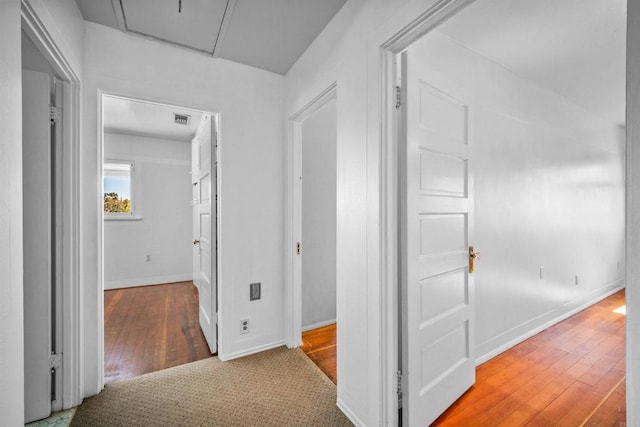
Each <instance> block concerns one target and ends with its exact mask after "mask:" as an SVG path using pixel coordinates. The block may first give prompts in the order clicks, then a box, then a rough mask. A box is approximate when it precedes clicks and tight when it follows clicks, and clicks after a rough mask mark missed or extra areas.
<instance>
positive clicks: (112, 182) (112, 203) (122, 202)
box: [102, 161, 135, 219]
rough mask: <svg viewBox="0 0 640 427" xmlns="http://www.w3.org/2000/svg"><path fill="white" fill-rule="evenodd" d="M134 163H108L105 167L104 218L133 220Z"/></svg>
mask: <svg viewBox="0 0 640 427" xmlns="http://www.w3.org/2000/svg"><path fill="white" fill-rule="evenodd" d="M133 171H134V164H133V162H123V161H106V162H105V163H104V165H103V174H102V176H103V189H104V203H103V210H104V217H105V218H109V219H112V218H121V219H125V218H133V215H134V213H135V203H134V198H133Z"/></svg>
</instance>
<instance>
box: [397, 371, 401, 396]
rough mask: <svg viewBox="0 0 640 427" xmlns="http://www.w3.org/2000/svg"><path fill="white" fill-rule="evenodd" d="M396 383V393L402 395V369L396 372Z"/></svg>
mask: <svg viewBox="0 0 640 427" xmlns="http://www.w3.org/2000/svg"><path fill="white" fill-rule="evenodd" d="M396 378H397V380H398V381H397V385H396V393H397V394H398V396H401V395H402V371H398V372H396Z"/></svg>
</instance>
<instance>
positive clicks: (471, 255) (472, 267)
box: [469, 246, 480, 273]
mask: <svg viewBox="0 0 640 427" xmlns="http://www.w3.org/2000/svg"><path fill="white" fill-rule="evenodd" d="M479 260H480V252H476V251H475V250H474V249H473V246H469V273H473V272H474V271H475V269H476V268H475V267H476V266H475V261H479Z"/></svg>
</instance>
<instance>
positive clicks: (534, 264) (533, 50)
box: [382, 0, 625, 425]
mask: <svg viewBox="0 0 640 427" xmlns="http://www.w3.org/2000/svg"><path fill="white" fill-rule="evenodd" d="M456 3H457V4H458V6H464V4H465V3H471V5H470V6H468V7H467V8H466V9H464V10H462V11H458V10H456V7H455V6H456ZM507 3H509V4H507ZM525 3H526V2H520V3H519V2H515V3H514V2H504V1H501V0H494V1H488V2H455V1H452V2H449V3H448V5H447V6H448V7H450V8H451V9H450V10H449V11H448V13H443V12H442V9H441V10H438V11H435V12H434V13H433V15H434V16H435V18H434V20H433V21H432V22H431V23H429V25H427V23H428V21H429V20H428V19H427V20H426V21H425V23H422V24H421V25H423V26H422V29H420V30H419V31H417V32H416V34H415V36H407V37H405V44H403V43H402V42H398V41H397V40H395V39H394V40H392V42H390V43H389V46H388V48H389V50H388V51H387V52H388V54H389V56H388V57H387V58H386V60H387V62H386V64H385V66H386V67H387V68H386V69H385V71H383V74H384V73H386V76H384V77H383V79H382V80H383V81H386V82H388V84H389V86H388V87H386V89H385V91H386V93H387V94H390V93H393V92H392V91H393V86H395V85H398V86H400V87H401V89H400V94H401V97H400V99H401V102H400V105H399V116H398V117H397V129H398V134H399V136H398V141H399V144H398V147H399V148H398V151H397V152H393V151H392V156H391V157H390V159H389V160H390V161H393V155H396V154H397V159H398V162H397V165H398V166H397V168H398V170H397V175H396V176H397V180H398V188H399V192H398V200H399V206H400V209H399V218H398V224H397V226H396V227H397V229H398V235H399V239H398V240H399V242H400V245H399V257H398V259H399V262H398V276H399V278H400V280H399V282H400V283H402V286H401V292H400V293H399V300H400V303H399V304H398V312H399V316H398V317H397V319H399V323H400V325H401V327H400V329H401V331H402V333H400V334H399V337H398V338H399V340H400V345H399V346H398V349H399V354H398V355H397V358H398V362H397V365H396V366H398V367H400V370H401V384H402V415H401V418H402V422H403V423H404V424H405V425H407V424H410V425H413V424H424V423H430V422H432V421H434V419H435V417H437V415H438V414H439V413H441V412H442V411H443V410H444V409H446V408H447V407H448V406H449V405H450V404H452V403H453V402H454V401H455V400H456V399H457V396H459V395H461V394H462V393H463V392H464V391H465V390H466V389H467V388H468V387H469V386H470V385H471V384H473V382H474V381H475V371H476V370H475V365H476V364H480V363H483V362H485V361H487V360H489V359H492V358H493V357H495V356H497V355H499V354H501V353H502V352H504V351H505V350H507V349H509V348H511V347H513V346H515V345H516V344H518V343H520V342H522V341H524V340H525V339H527V338H529V337H531V336H533V335H535V334H537V333H539V332H541V331H543V330H546V329H547V328H549V327H550V326H551V325H554V324H556V323H557V322H559V321H561V320H563V319H567V318H568V317H570V316H572V315H574V314H576V313H578V312H580V311H581V310H583V309H585V308H586V307H589V306H591V305H592V304H594V303H597V302H599V301H601V300H603V299H604V298H606V297H608V296H610V295H612V294H616V292H618V291H620V289H622V288H623V287H624V235H625V224H624V211H625V201H624V194H625V182H624V147H625V137H624V51H625V45H624V33H625V32H624V24H625V14H624V10H620V8H618V9H616V10H615V11H614V10H613V9H610V10H609V12H610V13H611V14H610V15H607V17H603V15H602V13H600V12H601V11H600V9H599V8H598V5H596V4H595V3H594V4H592V5H591V6H592V8H588V7H587V6H586V5H585V7H584V9H583V10H581V14H583V15H581V17H580V21H581V22H582V24H583V25H576V26H571V28H570V29H569V27H567V26H566V22H567V20H568V19H576V17H575V15H574V9H573V8H572V6H571V4H570V2H554V4H553V6H552V7H551V10H549V9H545V5H543V4H542V3H540V4H537V5H536V6H535V7H534V8H527V9H526V12H525V11H523V10H521V9H519V7H523V8H524V7H525ZM529 6H531V5H529ZM546 6H547V7H550V6H551V5H546ZM444 9H446V7H445V8H444ZM614 9H615V8H614ZM456 12H457V13H456ZM454 13H455V16H453V15H454ZM507 15H508V17H507ZM489 16H491V17H492V18H491V19H488V18H487V17H489ZM552 16H553V19H550V17H552ZM560 16H564V17H563V18H561V17H560ZM480 17H484V18H486V19H479V18H480ZM490 22H492V23H493V24H490ZM495 22H500V23H504V27H501V26H500V25H495ZM540 22H545V37H548V39H547V41H546V42H542V40H541V39H540V38H539V37H538V36H539V35H540V33H539V29H540V26H539V25H540ZM426 27H428V28H427V29H428V31H429V32H428V34H426V35H425V32H426V29H425V28H426ZM603 27H604V28H608V30H607V33H608V36H605V37H603V36H601V35H594V34H593V32H592V31H591V29H593V28H603ZM434 28H435V29H434ZM590 28H591V29H590ZM580 31H582V33H581V32H580ZM587 33H589V34H587ZM403 37H404V36H403ZM588 37H595V38H594V39H593V40H592V41H591V42H589V43H585V41H584V40H585V39H587V38H588ZM525 45H526V46H527V47H528V49H523V48H522V47H523V46H525ZM587 45H588V46H591V49H583V47H584V46H587ZM559 49H561V50H562V51H563V52H565V53H564V54H563V55H562V58H563V59H562V61H558V60H557V59H558V58H557V54H558V51H559ZM520 54H521V56H520ZM552 57H553V58H554V59H551V58H552ZM434 58H437V60H434ZM603 58H605V59H603ZM534 64H535V65H534ZM581 64H582V65H581ZM585 64H589V65H585ZM602 64H606V67H605V68H606V70H604V69H603V68H601V67H602ZM396 65H398V66H399V67H398V68H396ZM599 67H600V68H599ZM614 69H615V70H614ZM396 70H398V71H396ZM594 70H598V71H597V72H596V71H594ZM612 70H613V74H611V71H612ZM394 72H395V73H397V74H396V75H394ZM608 73H609V74H608ZM603 75H606V76H608V77H605V78H604V80H598V76H603ZM563 79H565V80H563ZM575 81H581V82H582V83H583V84H578V85H575V84H574V85H572V84H570V82H575ZM587 81H589V82H590V83H589V84H586V83H585V82H587ZM391 85H393V86H391ZM609 85H612V86H610V87H608V86H609ZM598 90H602V91H603V93H607V96H610V98H607V99H608V101H611V102H600V101H601V99H602V98H601V97H600V96H599V95H597V92H598ZM391 105H392V104H391V103H389V111H387V112H386V113H385V114H386V116H387V122H386V125H388V126H389V127H393V126H391V124H392V123H394V119H395V117H394V116H395V114H396V112H395V111H391V107H390V106H391ZM391 133H392V134H393V132H391ZM392 138H393V137H392ZM393 168H394V166H393V165H392V166H391V170H393ZM472 197H475V202H472V201H471V200H472V199H471V198H472ZM580 212H588V213H589V214H588V215H587V216H580V215H579V213H580ZM576 215H578V216H576ZM595 229H599V230H601V231H603V233H604V234H603V235H602V236H599V233H595V234H594V232H593V230H595ZM605 229H606V230H607V231H604V230H605ZM472 232H474V233H473V234H471V233H472ZM605 236H606V237H605ZM391 244H393V242H391ZM583 245H586V246H592V245H596V246H598V247H603V248H606V249H603V251H602V252H601V253H599V255H597V258H596V257H591V256H590V255H586V256H578V255H577V254H579V253H581V248H582V247H584V246H583ZM474 249H475V250H478V251H480V252H482V254H483V258H482V260H481V261H479V262H477V263H476V261H478V259H477V257H475V256H474V253H475V252H474ZM474 263H475V267H476V271H475V272H474V271H473V267H474ZM474 278H475V279H474ZM474 281H475V284H474ZM616 295H618V296H619V294H616ZM616 298H618V297H616ZM474 301H477V304H476V303H475V302H474ZM618 301H619V298H618ZM580 317H581V315H577V316H575V317H573V318H572V319H571V320H573V319H579V318H580ZM445 321H447V322H448V321H450V322H451V323H450V324H448V325H447V324H445V325H443V322H445ZM474 322H475V324H474ZM615 324H616V325H615V327H617V328H620V327H623V325H622V322H620V321H618V322H615ZM617 332H620V331H617ZM567 339H568V336H567ZM571 339H573V340H575V342H576V345H582V346H584V347H585V348H586V347H589V346H592V345H598V344H599V343H594V342H593V340H590V339H589V338H588V337H586V336H583V335H580V334H578V335H577V336H573V337H572V338H571ZM601 339H602V340H606V338H602V337H601ZM612 339H613V340H618V339H619V334H618V336H615V337H612ZM600 344H602V343H600ZM618 344H620V343H618ZM618 347H620V346H618ZM436 348H437V350H436V351H433V350H434V349H436ZM603 348H604V346H603ZM603 351H604V350H603ZM616 351H617V350H616ZM605 352H606V351H605ZM474 353H475V354H474ZM618 356H619V354H618ZM591 362H592V363H591V365H590V369H591V367H593V369H594V370H595V369H597V366H596V364H597V363H596V362H595V361H591ZM614 365H615V363H614ZM611 369H613V368H611ZM611 369H608V371H609V370H611ZM613 371H615V372H613ZM613 371H612V375H614V377H615V376H620V375H622V376H623V375H624V373H623V371H621V370H619V369H618V370H613ZM416 372H421V373H422V375H416ZM561 375H562V373H559V374H558V376H561ZM603 375H604V374H603ZM616 378H617V377H616ZM556 379H557V377H556ZM617 379H619V378H617ZM584 381H588V380H587V379H586V378H585V379H584ZM617 385H619V384H618V383H617V382H616V381H614V382H613V384H612V388H611V390H607V392H609V391H610V392H613V391H614V389H615V388H616V386H617ZM440 386H445V387H446V388H447V391H448V392H451V391H452V390H454V389H456V388H457V391H456V392H455V393H452V395H451V396H449V397H448V398H446V399H444V393H436V394H437V396H432V397H431V398H429V402H425V401H421V400H420V399H421V398H423V397H424V398H427V396H428V395H429V393H430V392H434V391H437V390H438V387H440ZM472 393H473V392H472ZM605 394H606V393H605ZM603 397H604V396H603ZM445 400H446V401H445ZM436 404H437V405H440V406H439V407H436V406H437V405H436ZM434 405H436V406H434ZM533 417H543V416H542V415H541V414H539V413H536V414H533V415H532V419H533ZM538 419H541V418H538ZM493 420H494V421H495V422H500V420H497V418H493ZM496 420H497V421H496Z"/></svg>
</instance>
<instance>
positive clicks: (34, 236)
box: [22, 71, 52, 422]
mask: <svg viewBox="0 0 640 427" xmlns="http://www.w3.org/2000/svg"><path fill="white" fill-rule="evenodd" d="M50 84H51V81H50V76H49V75H47V74H44V73H39V72H35V71H23V73H22V97H23V101H22V117H23V125H22V135H23V144H22V147H23V148H22V155H23V191H24V202H23V208H24V212H23V220H24V379H25V384H24V402H25V422H30V421H34V420H38V419H41V418H46V417H48V416H49V414H50V413H51V372H50V368H49V355H50V352H51V348H52V345H51V334H52V321H51V285H52V246H51V244H52V227H51V224H52V216H51V215H52V212H51V209H52V206H51V185H52V183H51V122H50V118H49V104H50V102H51V86H50Z"/></svg>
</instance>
